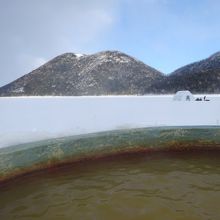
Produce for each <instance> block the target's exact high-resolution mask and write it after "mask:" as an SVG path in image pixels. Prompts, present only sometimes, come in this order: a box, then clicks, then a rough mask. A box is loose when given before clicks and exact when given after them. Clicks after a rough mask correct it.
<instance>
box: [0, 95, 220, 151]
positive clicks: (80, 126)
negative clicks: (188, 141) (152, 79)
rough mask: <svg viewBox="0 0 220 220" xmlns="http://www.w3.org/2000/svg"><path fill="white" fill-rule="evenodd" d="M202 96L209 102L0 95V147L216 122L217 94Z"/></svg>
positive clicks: (219, 103)
mask: <svg viewBox="0 0 220 220" xmlns="http://www.w3.org/2000/svg"><path fill="white" fill-rule="evenodd" d="M203 96H204V95H195V98H197V97H203ZM206 98H207V99H209V100H210V101H198V102H197V101H183V102H182V101H173V95H148V96H79V97H40V96H37V97H2V98H0V148H1V147H5V146H10V145H14V144H20V143H26V142H30V141H36V140H44V139H48V138H55V137H63V136H69V135H76V134H87V133H93V132H100V131H108V130H116V129H129V128H141V127H155V126H203V125H206V126H207V125H208V126H209V125H210V126H218V125H220V113H219V112H220V95H207V96H206Z"/></svg>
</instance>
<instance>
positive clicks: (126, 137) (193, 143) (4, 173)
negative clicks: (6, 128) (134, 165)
mask: <svg viewBox="0 0 220 220" xmlns="http://www.w3.org/2000/svg"><path fill="white" fill-rule="evenodd" d="M195 149H201V150H213V149H215V150H216V149H217V150H220V126H199V127H196V126H195V127H154V128H139V129H129V130H114V131H108V132H99V133H93V134H86V135H76V136H70V137H64V138H57V139H51V140H45V141H38V142H33V143H28V144H22V145H16V146H11V147H6V148H2V149H0V182H5V181H7V180H10V179H11V178H14V177H17V176H19V175H24V174H27V173H30V172H33V171H37V170H42V169H46V168H51V167H55V166H60V165H64V164H68V163H73V162H77V161H81V160H85V159H96V158H100V157H105V156H112V155H117V154H123V153H135V152H148V151H167V150H171V151H182V150H195Z"/></svg>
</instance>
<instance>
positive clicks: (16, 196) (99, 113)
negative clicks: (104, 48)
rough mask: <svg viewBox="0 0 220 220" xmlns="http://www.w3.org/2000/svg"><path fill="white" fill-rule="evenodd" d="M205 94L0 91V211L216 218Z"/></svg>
mask: <svg viewBox="0 0 220 220" xmlns="http://www.w3.org/2000/svg"><path fill="white" fill-rule="evenodd" d="M208 98H209V99H210V101H209V102H205V101H204V102H203V101H202V102H178V101H176V102H175V101H173V100H172V97H171V96H164V97H163V96H155V97H154V96H140V97H139V96H136V97H135V96H133V97H128V96H119V97H81V98H79V97H63V98H59V97H54V98H52V97H44V98H43V97H32V98H31V97H29V98H28V97H23V98H0V105H1V109H0V113H1V114H0V121H1V125H0V137H1V138H0V181H1V185H0V196H1V197H0V219H122V220H123V219H219V218H220V212H219V209H218V204H219V202H220V200H219V198H220V169H219V167H220V166H219V165H220V164H219V161H220V160H219V157H220V151H219V149H220V127H219V121H220V117H219V116H220V115H219V110H220V105H219V96H218V95H216V96H211V95H210V96H209V97H208Z"/></svg>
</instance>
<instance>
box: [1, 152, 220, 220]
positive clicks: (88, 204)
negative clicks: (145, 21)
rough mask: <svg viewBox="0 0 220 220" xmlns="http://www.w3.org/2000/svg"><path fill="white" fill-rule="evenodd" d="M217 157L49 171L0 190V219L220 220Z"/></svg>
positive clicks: (138, 159) (129, 160) (143, 157)
mask: <svg viewBox="0 0 220 220" xmlns="http://www.w3.org/2000/svg"><path fill="white" fill-rule="evenodd" d="M219 156H220V154H219V152H214V151H213V152H198V151H197V152H181V153H180V152H176V153H174V152H172V153H171V152H170V153H168V152H167V153H165V152H164V153H142V154H133V155H126V156H118V157H111V158H105V159H101V160H98V161H87V162H83V163H82V162H81V163H76V164H72V165H71V166H66V167H63V168H59V169H49V170H46V171H43V172H40V173H37V174H35V175H32V176H26V177H23V178H20V179H17V180H15V181H13V182H11V183H10V184H8V185H7V186H2V187H1V188H0V194H1V199H0V217H1V219H30V220H31V219H45V220H46V219H83V220H84V219H85V220H86V219H120V220H124V219H126V220H127V219H137V220H139V219H143V220H145V219H167V220H170V219H184V220H185V219H187V220H190V219H193V220H197V219H198V220H202V219H212V220H214V219H216V220H217V219H219V218H220V210H219V198H220V160H219Z"/></svg>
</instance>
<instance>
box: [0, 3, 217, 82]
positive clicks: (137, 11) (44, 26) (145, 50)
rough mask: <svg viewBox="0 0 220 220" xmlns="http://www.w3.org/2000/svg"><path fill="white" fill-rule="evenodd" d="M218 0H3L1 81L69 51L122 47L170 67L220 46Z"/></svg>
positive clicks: (163, 67)
mask: <svg viewBox="0 0 220 220" xmlns="http://www.w3.org/2000/svg"><path fill="white" fill-rule="evenodd" d="M219 11H220V1H218V0H182V1H180V0H0V30H1V34H0V48H1V53H0V66H1V69H0V86H2V85H4V84H6V83H9V82H10V81H12V80H15V79H16V78H18V77H20V76H22V75H24V74H26V73H28V72H30V71H31V70H33V69H35V68H37V67H39V66H40V65H42V64H43V63H45V62H46V61H48V60H50V59H51V58H53V57H55V56H57V55H60V54H62V53H65V52H76V53H94V52H98V51H101V50H107V49H112V50H120V51H122V52H125V53H128V54H130V55H132V56H135V57H136V58H138V59H140V60H142V61H144V62H145V63H146V64H148V65H151V66H152V67H154V68H157V69H159V70H160V71H162V72H164V73H169V72H171V71H173V70H174V69H176V68H177V67H180V66H182V65H185V64H188V63H190V62H193V61H196V60H200V59H202V58H206V57H207V56H209V55H211V54H212V53H214V52H216V51H218V50H219V48H220V22H219V21H220V13H219Z"/></svg>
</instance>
